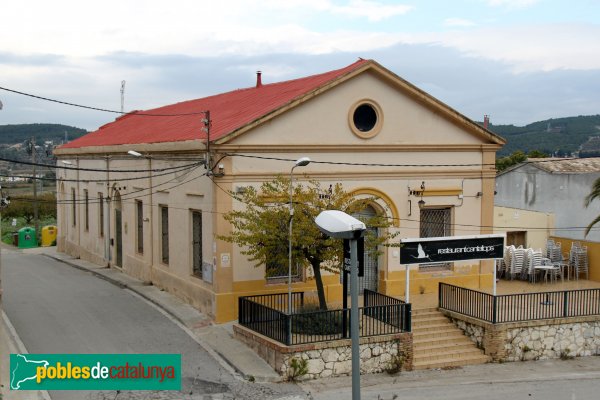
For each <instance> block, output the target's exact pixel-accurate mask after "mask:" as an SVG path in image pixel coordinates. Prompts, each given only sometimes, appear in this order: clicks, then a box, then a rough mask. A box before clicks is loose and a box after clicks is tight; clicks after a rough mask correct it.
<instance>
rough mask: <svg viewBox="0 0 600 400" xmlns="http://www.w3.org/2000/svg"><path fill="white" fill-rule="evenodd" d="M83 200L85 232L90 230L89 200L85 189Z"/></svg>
mask: <svg viewBox="0 0 600 400" xmlns="http://www.w3.org/2000/svg"><path fill="white" fill-rule="evenodd" d="M83 198H84V199H85V200H84V204H85V230H86V232H87V231H89V230H90V199H89V196H88V191H87V189H83Z"/></svg>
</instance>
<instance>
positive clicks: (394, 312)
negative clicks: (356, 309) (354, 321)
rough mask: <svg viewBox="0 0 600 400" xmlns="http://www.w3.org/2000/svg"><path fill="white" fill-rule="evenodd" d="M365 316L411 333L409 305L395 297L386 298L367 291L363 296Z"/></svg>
mask: <svg viewBox="0 0 600 400" xmlns="http://www.w3.org/2000/svg"><path fill="white" fill-rule="evenodd" d="M363 303H364V312H365V315H367V316H369V317H371V318H375V319H378V320H380V321H383V322H385V323H387V324H390V325H393V326H396V327H398V328H400V329H401V330H402V331H403V332H410V331H411V315H412V310H411V305H410V304H406V303H405V302H404V301H402V300H400V299H397V298H395V297H390V296H386V295H384V294H381V293H377V292H374V291H372V290H369V289H365V290H364V296H363Z"/></svg>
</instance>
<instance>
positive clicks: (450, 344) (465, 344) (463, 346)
mask: <svg viewBox="0 0 600 400" xmlns="http://www.w3.org/2000/svg"><path fill="white" fill-rule="evenodd" d="M465 339H467V340H465V341H462V340H460V341H457V340H448V341H446V342H443V343H431V342H420V343H415V344H414V347H413V351H414V352H418V353H419V356H420V355H421V354H423V355H425V354H428V353H430V352H437V353H442V352H452V351H462V350H465V351H467V350H472V349H473V348H474V347H473V345H474V343H473V342H472V341H471V340H470V339H468V338H466V337H465ZM478 350H479V349H478Z"/></svg>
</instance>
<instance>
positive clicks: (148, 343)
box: [2, 249, 298, 400]
mask: <svg viewBox="0 0 600 400" xmlns="http://www.w3.org/2000/svg"><path fill="white" fill-rule="evenodd" d="M2 285H3V288H4V295H3V307H4V311H5V312H6V314H7V315H8V317H9V319H10V320H11V322H12V324H13V325H14V327H15V330H16V331H17V333H18V335H19V336H20V339H21V341H22V342H23V344H24V345H25V347H26V348H27V350H28V352H29V353H180V354H181V355H182V391H181V392H160V393H158V392H148V391H140V392H121V393H116V392H73V391H61V392H58V391H54V392H50V396H51V397H52V399H53V400H70V399H77V400H82V399H118V400H123V399H207V398H213V396H214V398H234V397H235V398H238V399H245V398H248V399H251V398H252V399H267V398H281V397H282V393H283V394H285V392H287V391H290V390H291V391H295V392H296V393H298V389H296V390H293V388H289V387H286V385H266V384H265V385H259V384H252V383H249V382H243V381H240V379H237V378H235V377H234V376H232V375H231V374H230V373H229V372H228V371H227V370H225V369H224V368H222V367H221V365H220V364H219V363H217V362H216V361H215V360H214V359H213V358H212V357H211V356H210V355H209V354H208V353H207V352H206V351H205V350H204V349H203V348H202V347H201V346H200V345H199V344H198V343H197V342H196V341H195V340H194V339H193V338H191V337H190V336H188V334H187V333H186V332H185V331H183V330H182V329H181V328H180V327H179V326H178V325H176V324H175V323H174V322H172V321H171V320H170V319H169V318H167V317H166V316H165V315H163V314H162V313H161V312H159V311H158V310H157V309H156V308H155V307H154V306H152V305H151V304H149V303H147V302H146V301H144V300H143V299H141V298H139V297H138V296H135V295H134V294H132V293H131V292H129V291H128V290H124V289H121V288H119V287H116V286H114V285H112V284H110V283H108V282H106V281H104V280H102V279H99V278H97V277H95V276H93V275H91V274H90V273H87V272H84V271H80V270H78V269H74V268H72V267H70V266H67V265H65V264H63V263H60V262H58V261H55V260H52V259H50V258H48V257H45V256H43V255H37V254H23V253H20V252H18V251H14V250H5V249H3V250H2ZM211 395H213V396H211ZM205 396H207V397H205Z"/></svg>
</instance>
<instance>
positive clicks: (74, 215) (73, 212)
mask: <svg viewBox="0 0 600 400" xmlns="http://www.w3.org/2000/svg"><path fill="white" fill-rule="evenodd" d="M71 205H72V206H73V208H72V209H71V223H72V224H73V226H76V225H77V203H76V197H75V189H74V188H71Z"/></svg>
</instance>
